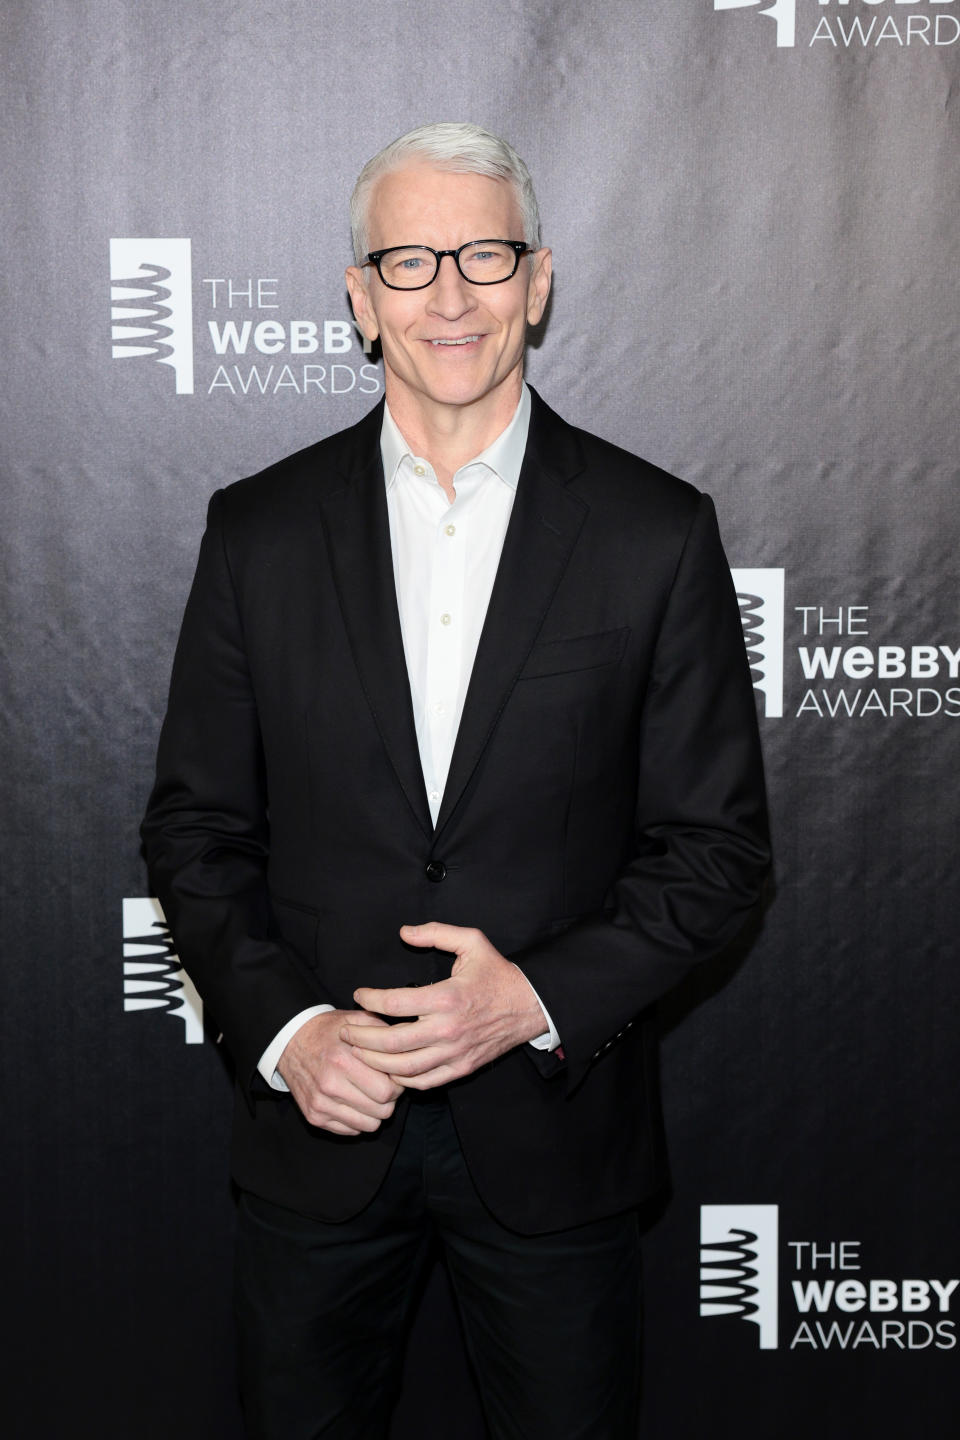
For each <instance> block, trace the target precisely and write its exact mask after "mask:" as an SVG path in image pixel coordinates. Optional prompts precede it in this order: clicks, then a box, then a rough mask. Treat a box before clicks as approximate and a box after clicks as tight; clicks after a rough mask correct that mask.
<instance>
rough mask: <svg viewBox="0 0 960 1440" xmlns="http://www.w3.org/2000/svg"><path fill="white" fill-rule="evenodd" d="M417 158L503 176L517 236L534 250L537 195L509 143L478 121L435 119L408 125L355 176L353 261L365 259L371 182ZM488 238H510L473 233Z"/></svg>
mask: <svg viewBox="0 0 960 1440" xmlns="http://www.w3.org/2000/svg"><path fill="white" fill-rule="evenodd" d="M417 161H421V162H424V161H425V162H426V163H428V164H430V165H433V166H434V167H435V168H436V169H437V170H450V171H452V172H453V173H455V174H458V175H489V176H491V177H492V178H493V179H494V180H508V181H509V182H510V184H511V185H512V186H513V188H514V193H515V195H516V197H517V204H518V205H519V207H520V214H521V217H522V219H523V239H524V241H525V242H526V244H527V245H529V246H530V248H531V249H532V250H539V248H540V211H539V209H538V207H537V197H536V195H535V194H534V191H533V181H532V180H531V179H530V172H529V170H528V169H527V167H526V165H525V164H524V163H523V161H522V160H521V159H520V156H519V155H518V154H517V152H516V150H514V148H513V146H512V145H510V144H508V143H507V141H506V140H501V139H500V137H499V136H498V135H492V134H491V133H490V131H489V130H483V129H481V127H480V126H479V125H469V124H465V123H460V122H455V121H440V122H437V123H436V124H433V125H418V126H417V128H416V129H415V130H408V131H407V133H406V135H401V136H400V137H399V139H397V140H394V141H392V142H391V143H390V144H389V145H387V146H385V147H384V149H383V150H380V151H379V152H378V153H377V154H376V155H374V157H373V159H372V160H368V161H367V163H366V165H364V167H363V169H362V170H361V171H360V174H359V175H358V176H357V183H356V185H355V186H354V187H353V194H352V195H351V197H350V228H351V230H352V231H353V253H354V256H355V258H356V263H357V264H358V265H362V264H363V262H364V260H365V259H366V258H367V216H368V211H369V208H370V195H371V192H372V191H373V187H374V185H375V184H376V182H377V181H378V180H379V179H380V177H381V175H386V174H387V173H388V171H390V170H399V169H401V168H402V167H403V166H404V165H408V164H411V163H415V162H417ZM494 238H496V239H499V240H510V239H513V238H514V237H513V236H510V235H499V236H496V237H494V236H485V235H483V236H480V235H478V236H477V239H478V240H480V239H483V240H485V239H494Z"/></svg>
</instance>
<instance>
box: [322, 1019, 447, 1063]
mask: <svg viewBox="0 0 960 1440" xmlns="http://www.w3.org/2000/svg"><path fill="white" fill-rule="evenodd" d="M434 1028H435V1027H434V1026H432V1025H431V1022H430V1021H429V1020H410V1021H407V1022H406V1023H403V1024H400V1025H385V1026H384V1027H383V1029H382V1030H374V1029H372V1027H370V1026H365V1025H344V1026H343V1028H342V1029H341V1031H340V1039H341V1040H343V1041H345V1042H346V1044H348V1045H353V1046H355V1047H356V1048H357V1049H359V1050H375V1051H377V1052H378V1054H381V1055H401V1054H403V1053H404V1051H407V1050H422V1049H423V1047H424V1046H425V1045H431V1044H434V1043H435V1042H436V1040H437V1038H438V1037H437V1036H436V1035H435V1034H434V1033H433V1031H434Z"/></svg>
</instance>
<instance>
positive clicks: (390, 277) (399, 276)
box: [364, 240, 530, 290]
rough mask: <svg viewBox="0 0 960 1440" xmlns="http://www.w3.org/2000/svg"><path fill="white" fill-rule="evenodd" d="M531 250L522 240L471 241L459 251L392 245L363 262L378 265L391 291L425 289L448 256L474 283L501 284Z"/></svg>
mask: <svg viewBox="0 0 960 1440" xmlns="http://www.w3.org/2000/svg"><path fill="white" fill-rule="evenodd" d="M529 251H530V246H529V245H527V244H525V242H524V241H523V240H468V241H467V243H466V245H461V246H460V247H459V248H458V249H456V250H432V249H431V248H430V246H429V245H391V246H390V247H389V249H387V250H371V251H370V253H369V255H368V256H367V258H366V261H365V262H364V263H365V264H366V265H376V267H377V274H378V275H379V276H380V279H381V280H382V281H383V283H384V285H386V286H387V288H388V289H390V290H425V289H426V288H427V286H428V285H432V284H433V282H434V280H436V278H437V275H438V274H439V273H440V261H441V260H442V259H443V257H444V256H445V255H449V256H450V257H451V259H452V260H453V262H454V264H455V265H456V267H457V269H458V270H459V271H460V274H461V275H462V276H463V278H464V280H469V281H470V284H471V285H499V284H500V283H501V281H503V280H509V279H511V277H512V276H514V275H515V274H516V273H517V266H518V265H519V264H520V256H521V255H526V254H528V252H529Z"/></svg>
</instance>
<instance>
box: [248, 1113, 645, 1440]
mask: <svg viewBox="0 0 960 1440" xmlns="http://www.w3.org/2000/svg"><path fill="white" fill-rule="evenodd" d="M434 1237H438V1238H439V1240H440V1242H441V1244H442V1246H443V1249H444V1252H445V1256H446V1261H447V1265H448V1268H449V1272H450V1277H451V1281H452V1284H453V1289H454V1293H455V1295H456V1299H457V1305H458V1308H459V1310H460V1316H461V1320H462V1322H463V1328H464V1333H465V1337H466V1343H467V1349H468V1352H469V1356H470V1360H471V1363H472V1364H473V1367H474V1369H475V1372H476V1375H477V1379H478V1383H479V1387H480V1392H481V1396H482V1401H483V1407H484V1413H485V1418H486V1421H487V1425H488V1428H489V1431H490V1435H491V1437H493V1440H541V1437H542V1440H548V1437H549V1440H634V1437H635V1436H636V1433H637V1411H638V1405H639V1368H640V1353H639V1352H640V1245H639V1224H638V1219H637V1216H636V1215H635V1214H634V1213H632V1212H631V1213H628V1214H626V1215H618V1216H614V1217H613V1218H611V1219H607V1220H602V1221H598V1222H596V1223H593V1224H590V1225H583V1226H579V1227H577V1228H576V1229H574V1230H564V1231H559V1232H555V1233H553V1234H549V1235H537V1236H525V1235H517V1234H514V1232H512V1231H510V1230H507V1229H505V1228H504V1227H503V1226H502V1225H500V1224H499V1223H498V1221H497V1220H495V1219H494V1217H493V1216H492V1215H491V1214H490V1212H489V1210H487V1208H486V1206H485V1205H484V1204H483V1202H482V1201H481V1199H480V1198H479V1196H478V1195H477V1193H476V1190H475V1189H474V1187H473V1183H472V1181H471V1179H470V1175H469V1172H468V1170H467V1167H466V1164H465V1163H464V1160H463V1155H462V1152H461V1150H460V1144H459V1141H458V1139H457V1133H456V1129H455V1127H454V1124H453V1119H452V1117H451V1114H450V1107H449V1105H448V1104H447V1102H446V1100H445V1098H444V1097H443V1096H442V1094H438V1093H436V1092H433V1093H431V1094H428V1095H424V1096H420V1095H418V1096H416V1097H415V1098H414V1099H413V1101H412V1102H411V1104H410V1107H409V1111H408V1115H407V1119H406V1123H405V1127H404V1133H403V1137H402V1139H401V1142H400V1146H399V1148H398V1150H397V1154H396V1156H395V1158H394V1161H393V1163H392V1165H391V1167H390V1170H389V1172H388V1175H387V1178H386V1180H385V1181H384V1184H383V1185H382V1187H381V1188H380V1190H379V1192H378V1193H377V1195H376V1196H375V1198H374V1199H373V1201H372V1202H371V1203H370V1205H368V1206H367V1208H366V1209H365V1210H364V1211H362V1213H361V1214H360V1215H357V1216H355V1217H354V1218H353V1219H352V1220H348V1221H345V1222H343V1223H341V1224H335V1225H334V1224H326V1223H324V1222H323V1221H320V1220H313V1219H310V1218H308V1217H306V1216H303V1215H299V1214H296V1213H294V1212H293V1211H290V1210H285V1209H282V1208H281V1207H279V1206H276V1205H272V1204H270V1203H268V1202H267V1201H264V1200H261V1199H259V1198H258V1197H256V1196H253V1195H249V1194H245V1195H243V1196H242V1197H241V1201H240V1216H239V1236H238V1243H237V1273H236V1305H237V1323H238V1335H239V1364H240V1385H241V1394H242V1398H243V1403H244V1414H245V1417H246V1422H247V1426H248V1431H249V1435H250V1440H321V1437H322V1440H381V1437H384V1436H385V1435H386V1433H387V1428H388V1425H389V1419H390V1413H391V1410H392V1408H393V1406H394V1404H395V1402H396V1398H397V1394H398V1390H399V1384H400V1371H401V1365H402V1358H403V1345H404V1339H405V1336H406V1333H407V1330H408V1328H409V1324H410V1320H411V1311H412V1307H413V1303H414V1299H415V1296H416V1295H417V1293H418V1288H419V1287H418V1281H419V1278H420V1277H421V1275H422V1273H423V1269H424V1266H425V1265H426V1263H427V1260H428V1257H429V1255H430V1253H431V1250H432V1246H433V1242H434ZM422 1433H423V1435H424V1436H425V1437H426V1436H429V1435H430V1433H431V1427H430V1416H429V1415H424V1417H423V1432H422Z"/></svg>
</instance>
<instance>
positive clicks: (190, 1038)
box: [123, 896, 203, 1045]
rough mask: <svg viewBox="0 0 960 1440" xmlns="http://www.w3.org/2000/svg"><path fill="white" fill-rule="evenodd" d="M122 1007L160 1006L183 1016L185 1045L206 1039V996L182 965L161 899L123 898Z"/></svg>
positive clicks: (155, 1008) (200, 1042)
mask: <svg viewBox="0 0 960 1440" xmlns="http://www.w3.org/2000/svg"><path fill="white" fill-rule="evenodd" d="M123 1008H124V1010H161V1011H163V1012H164V1014H166V1015H169V1016H171V1017H172V1018H173V1019H174V1020H182V1021H183V1029H184V1035H183V1038H184V1041H185V1042H186V1044H187V1045H202V1044H203V1002H202V1000H201V999H200V996H199V995H198V994H197V991H196V988H195V986H194V983H193V981H192V980H191V979H190V977H189V975H188V974H187V972H186V971H185V970H184V969H182V967H181V965H180V960H179V958H178V956H177V952H176V948H175V946H174V943H173V936H172V935H171V934H170V929H169V927H168V925H167V922H166V920H165V919H164V914H163V911H162V910H161V908H160V904H159V902H158V901H157V900H154V899H153V898H152V897H149V896H137V897H135V898H134V899H129V900H127V899H125V900H124V902H123Z"/></svg>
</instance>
